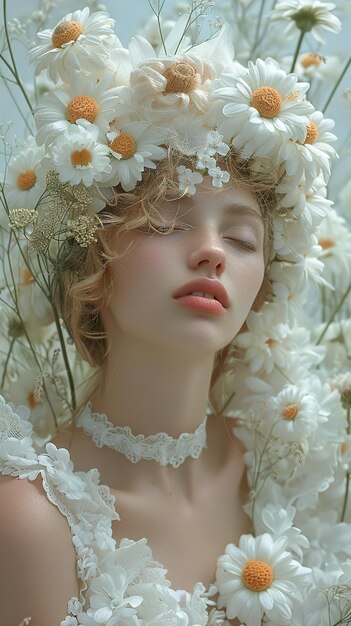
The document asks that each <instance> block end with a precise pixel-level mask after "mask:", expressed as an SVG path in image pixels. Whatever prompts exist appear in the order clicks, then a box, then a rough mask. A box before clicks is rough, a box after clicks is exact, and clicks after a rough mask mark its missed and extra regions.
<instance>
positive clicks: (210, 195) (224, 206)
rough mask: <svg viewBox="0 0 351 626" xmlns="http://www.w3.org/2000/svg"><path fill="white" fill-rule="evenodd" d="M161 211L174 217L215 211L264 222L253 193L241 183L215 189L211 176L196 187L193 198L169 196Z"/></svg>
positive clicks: (172, 194)
mask: <svg viewBox="0 0 351 626" xmlns="http://www.w3.org/2000/svg"><path fill="white" fill-rule="evenodd" d="M161 211H162V213H166V214H173V215H174V214H175V213H177V214H181V215H184V213H189V212H191V213H193V212H196V211H203V212H206V211H209V212H211V211H213V212H215V214H222V213H223V212H224V213H228V214H236V215H249V216H253V217H259V218H260V220H261V221H262V214H261V210H260V207H259V204H258V202H257V199H256V196H255V195H254V193H253V192H251V191H250V190H249V189H247V188H246V187H243V186H241V185H240V184H239V183H238V184H235V183H232V184H230V183H229V184H227V185H224V186H223V187H222V188H221V189H218V188H215V187H213V185H212V179H211V177H210V176H205V177H204V180H203V181H202V183H200V184H199V185H196V193H195V194H194V195H193V196H180V195H179V193H177V192H172V193H169V194H167V197H166V200H165V201H164V202H163V203H161Z"/></svg>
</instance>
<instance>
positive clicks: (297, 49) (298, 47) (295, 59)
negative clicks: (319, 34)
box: [290, 30, 305, 72]
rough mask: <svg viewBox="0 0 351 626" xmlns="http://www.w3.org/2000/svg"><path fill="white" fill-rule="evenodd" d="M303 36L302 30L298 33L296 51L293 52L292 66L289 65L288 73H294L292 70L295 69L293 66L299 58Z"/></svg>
mask: <svg viewBox="0 0 351 626" xmlns="http://www.w3.org/2000/svg"><path fill="white" fill-rule="evenodd" d="M304 36H305V31H304V30H302V31H301V32H300V37H299V40H298V42H297V46H296V50H295V55H294V58H293V62H292V64H291V68H290V72H293V71H294V69H295V65H296V61H297V57H298V56H299V52H300V49H301V45H302V42H303V38H304Z"/></svg>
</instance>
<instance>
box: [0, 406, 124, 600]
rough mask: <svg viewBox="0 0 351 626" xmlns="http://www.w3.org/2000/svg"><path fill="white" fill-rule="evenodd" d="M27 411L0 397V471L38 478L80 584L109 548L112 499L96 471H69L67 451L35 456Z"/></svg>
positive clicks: (48, 450) (50, 448)
mask: <svg viewBox="0 0 351 626" xmlns="http://www.w3.org/2000/svg"><path fill="white" fill-rule="evenodd" d="M29 417H30V411H29V409H28V408H27V407H20V408H19V409H17V410H16V411H14V409H13V408H12V407H11V406H10V405H9V404H6V402H5V400H4V398H3V397H2V396H0V473H2V474H4V475H10V476H14V477H17V478H19V479H21V480H23V479H24V478H27V479H28V480H35V479H36V478H37V477H38V476H39V475H40V476H41V478H42V484H43V488H44V491H45V493H46V495H47V498H48V500H49V501H50V502H51V503H52V504H54V505H55V506H56V507H57V508H58V509H59V511H60V512H61V513H62V514H63V515H65V517H66V518H67V522H68V524H69V526H70V529H71V533H72V543H73V545H74V547H75V550H76V555H77V576H78V578H79V579H80V581H81V582H82V583H83V588H82V590H81V594H82V593H83V591H84V590H85V589H86V588H87V585H88V582H89V580H91V579H92V578H94V577H95V576H96V572H97V567H98V563H99V560H100V559H101V558H103V557H104V556H106V554H107V553H108V552H109V551H111V550H113V549H114V548H115V540H114V539H113V538H112V521H113V520H115V519H118V515H117V513H116V511H115V508H114V503H115V499H114V497H113V496H112V495H111V494H110V492H107V489H106V488H105V487H104V486H103V485H100V484H99V478H100V476H99V472H98V470H97V469H92V470H90V471H89V472H75V471H74V466H73V463H72V461H71V458H70V454H69V452H68V450H66V449H65V448H57V447H56V446H55V445H54V444H53V443H47V444H46V449H45V452H41V453H39V454H37V452H36V450H35V447H34V444H33V440H32V434H33V426H32V424H31V422H30V420H29Z"/></svg>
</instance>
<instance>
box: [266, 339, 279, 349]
mask: <svg viewBox="0 0 351 626" xmlns="http://www.w3.org/2000/svg"><path fill="white" fill-rule="evenodd" d="M275 343H278V342H277V340H276V339H267V340H266V344H267V346H268V347H269V348H271V347H272V346H274V344H275Z"/></svg>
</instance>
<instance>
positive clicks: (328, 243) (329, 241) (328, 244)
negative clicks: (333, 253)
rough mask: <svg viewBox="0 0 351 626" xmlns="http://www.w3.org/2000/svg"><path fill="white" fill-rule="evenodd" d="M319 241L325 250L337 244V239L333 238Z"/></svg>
mask: <svg viewBox="0 0 351 626" xmlns="http://www.w3.org/2000/svg"><path fill="white" fill-rule="evenodd" d="M318 243H319V245H320V246H321V248H323V250H328V248H333V247H334V246H335V241H333V240H332V239H319V241H318Z"/></svg>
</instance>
